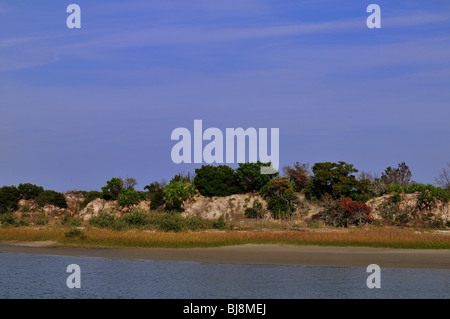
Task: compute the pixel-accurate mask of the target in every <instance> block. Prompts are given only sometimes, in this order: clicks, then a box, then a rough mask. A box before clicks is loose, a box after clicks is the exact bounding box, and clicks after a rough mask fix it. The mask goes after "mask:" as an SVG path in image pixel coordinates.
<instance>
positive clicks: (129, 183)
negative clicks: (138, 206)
mask: <svg viewBox="0 0 450 319" xmlns="http://www.w3.org/2000/svg"><path fill="white" fill-rule="evenodd" d="M136 185H137V180H136V179H135V178H132V177H127V178H126V179H125V181H124V182H123V189H133V190H134V186H136Z"/></svg>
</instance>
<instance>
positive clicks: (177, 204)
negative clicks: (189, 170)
mask: <svg viewBox="0 0 450 319" xmlns="http://www.w3.org/2000/svg"><path fill="white" fill-rule="evenodd" d="M195 190H196V189H195V185H194V184H192V183H190V182H182V181H178V180H172V181H170V183H169V184H167V185H166V187H164V190H163V192H164V197H165V209H166V210H167V211H177V212H182V211H184V208H183V202H184V201H185V200H187V199H189V198H191V197H192V196H194V194H195Z"/></svg>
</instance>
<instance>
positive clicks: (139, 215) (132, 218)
mask: <svg viewBox="0 0 450 319" xmlns="http://www.w3.org/2000/svg"><path fill="white" fill-rule="evenodd" d="M119 219H121V220H122V221H123V222H124V225H125V226H128V227H145V226H147V225H149V224H150V219H149V216H148V214H147V213H145V212H143V211H140V210H134V211H132V212H130V213H128V214H125V215H123V216H122V217H120V218H119Z"/></svg>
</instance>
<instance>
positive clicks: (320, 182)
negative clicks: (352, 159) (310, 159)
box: [305, 161, 366, 199]
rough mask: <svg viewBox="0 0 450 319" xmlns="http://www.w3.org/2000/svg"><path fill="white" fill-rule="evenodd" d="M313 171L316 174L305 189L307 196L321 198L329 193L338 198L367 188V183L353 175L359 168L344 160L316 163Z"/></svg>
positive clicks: (358, 192)
mask: <svg viewBox="0 0 450 319" xmlns="http://www.w3.org/2000/svg"><path fill="white" fill-rule="evenodd" d="M312 171H313V173H314V176H313V178H312V179H311V182H310V183H309V184H308V187H307V188H306V191H305V195H306V196H307V198H312V196H314V197H316V198H319V199H320V198H322V196H324V195H326V194H328V195H331V196H332V197H333V198H334V199H338V198H341V197H350V196H351V195H352V194H354V193H357V194H362V193H363V192H364V190H365V189H366V185H365V183H364V184H361V182H360V181H358V180H357V179H356V177H355V176H354V175H353V173H357V172H358V170H357V169H355V168H354V167H353V165H352V164H347V163H345V162H342V161H340V162H338V163H331V162H324V163H316V164H314V166H313V167H312Z"/></svg>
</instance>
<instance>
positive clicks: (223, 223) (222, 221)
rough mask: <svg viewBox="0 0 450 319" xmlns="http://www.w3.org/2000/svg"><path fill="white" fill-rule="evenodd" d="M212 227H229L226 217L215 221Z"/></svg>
mask: <svg viewBox="0 0 450 319" xmlns="http://www.w3.org/2000/svg"><path fill="white" fill-rule="evenodd" d="M212 227H213V228H215V229H225V228H226V227H227V222H226V221H225V217H223V215H222V216H220V217H219V218H218V219H217V220H213V222H212Z"/></svg>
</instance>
